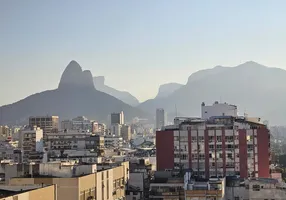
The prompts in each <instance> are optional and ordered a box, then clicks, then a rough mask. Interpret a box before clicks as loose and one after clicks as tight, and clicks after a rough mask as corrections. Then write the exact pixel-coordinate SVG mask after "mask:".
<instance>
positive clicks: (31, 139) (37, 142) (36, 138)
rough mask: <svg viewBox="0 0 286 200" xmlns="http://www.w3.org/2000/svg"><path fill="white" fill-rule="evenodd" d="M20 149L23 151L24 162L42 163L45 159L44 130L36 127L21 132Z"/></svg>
mask: <svg viewBox="0 0 286 200" xmlns="http://www.w3.org/2000/svg"><path fill="white" fill-rule="evenodd" d="M19 138H20V139H19V148H20V149H21V151H22V161H23V162H41V161H42V158H43V151H44V145H43V143H44V142H43V130H42V129H41V128H39V127H36V126H34V127H33V128H30V127H29V128H28V129H25V130H21V131H20V133H19Z"/></svg>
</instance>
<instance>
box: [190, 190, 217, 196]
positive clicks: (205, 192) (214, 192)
mask: <svg viewBox="0 0 286 200" xmlns="http://www.w3.org/2000/svg"><path fill="white" fill-rule="evenodd" d="M185 193H186V196H187V197H204V196H213V197H222V191H221V190H187V191H186V192H185Z"/></svg>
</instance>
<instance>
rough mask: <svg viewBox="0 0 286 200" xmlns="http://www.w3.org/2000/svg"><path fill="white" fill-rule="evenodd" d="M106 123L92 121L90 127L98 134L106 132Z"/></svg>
mask: <svg viewBox="0 0 286 200" xmlns="http://www.w3.org/2000/svg"><path fill="white" fill-rule="evenodd" d="M106 130H107V129H106V125H105V124H103V123H98V122H94V123H93V127H92V132H93V133H95V134H98V135H105V134H106Z"/></svg>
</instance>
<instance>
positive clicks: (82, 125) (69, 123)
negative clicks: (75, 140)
mask: <svg viewBox="0 0 286 200" xmlns="http://www.w3.org/2000/svg"><path fill="white" fill-rule="evenodd" d="M93 123H95V122H94V121H92V120H89V119H87V118H86V117H85V116H78V117H76V118H74V119H72V120H64V121H62V122H61V129H62V130H86V131H87V130H88V131H90V132H92V130H93Z"/></svg>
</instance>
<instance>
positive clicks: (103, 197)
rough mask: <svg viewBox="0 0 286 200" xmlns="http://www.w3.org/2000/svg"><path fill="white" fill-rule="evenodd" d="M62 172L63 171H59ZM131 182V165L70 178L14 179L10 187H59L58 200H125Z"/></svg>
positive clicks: (37, 177)
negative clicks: (54, 185) (53, 185)
mask: <svg viewBox="0 0 286 200" xmlns="http://www.w3.org/2000/svg"><path fill="white" fill-rule="evenodd" d="M58 170H61V169H58ZM128 180H129V163H128V162H124V163H121V164H118V165H115V166H112V165H111V164H109V165H106V166H104V170H103V169H102V168H101V167H100V166H97V172H95V173H92V174H89V175H83V176H75V177H70V178H63V177H49V176H42V175H41V174H40V175H39V176H34V177H33V178H12V179H10V181H9V185H10V186H23V185H26V186H27V185H50V184H56V185H57V191H56V193H57V199H58V200H66V199H69V200H92V199H100V200H120V199H125V198H126V195H125V188H126V185H127V182H128Z"/></svg>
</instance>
